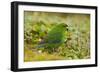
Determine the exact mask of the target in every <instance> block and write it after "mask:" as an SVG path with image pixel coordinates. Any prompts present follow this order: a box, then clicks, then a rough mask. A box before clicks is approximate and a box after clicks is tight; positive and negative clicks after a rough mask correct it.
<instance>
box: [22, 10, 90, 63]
mask: <svg viewBox="0 0 100 73" xmlns="http://www.w3.org/2000/svg"><path fill="white" fill-rule="evenodd" d="M60 23H65V24H67V25H68V29H69V32H68V33H67V35H66V36H67V41H66V42H65V43H63V44H62V45H61V46H60V47H59V48H58V50H59V51H57V52H52V53H48V50H46V48H36V47H35V46H38V44H39V42H41V41H42V40H43V38H44V37H45V36H46V35H47V34H48V32H49V31H50V30H51V28H52V27H53V26H55V25H58V24H60ZM88 58H90V14H79V13H57V12H39V11H36V12H34V11H24V61H25V62H30V61H47V60H73V59H88Z"/></svg>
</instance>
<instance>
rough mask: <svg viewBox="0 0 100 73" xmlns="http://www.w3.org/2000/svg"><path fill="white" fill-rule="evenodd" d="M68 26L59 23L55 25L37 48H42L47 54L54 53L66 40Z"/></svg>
mask: <svg viewBox="0 0 100 73" xmlns="http://www.w3.org/2000/svg"><path fill="white" fill-rule="evenodd" d="M67 31H68V25H67V24H64V23H61V24H58V25H55V26H54V27H53V28H51V30H50V31H49V32H48V34H47V36H46V37H45V38H44V39H43V40H42V41H41V42H40V43H39V44H38V48H41V47H43V48H44V49H46V50H47V51H48V52H49V53H52V52H54V50H55V51H56V50H57V48H58V47H59V46H60V45H62V44H63V43H64V42H65V41H66V39H67Z"/></svg>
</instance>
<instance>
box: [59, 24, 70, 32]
mask: <svg viewBox="0 0 100 73" xmlns="http://www.w3.org/2000/svg"><path fill="white" fill-rule="evenodd" d="M60 25H61V26H62V27H63V28H65V29H66V30H67V31H68V25H67V24H65V23H61V24H60Z"/></svg>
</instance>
